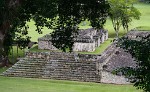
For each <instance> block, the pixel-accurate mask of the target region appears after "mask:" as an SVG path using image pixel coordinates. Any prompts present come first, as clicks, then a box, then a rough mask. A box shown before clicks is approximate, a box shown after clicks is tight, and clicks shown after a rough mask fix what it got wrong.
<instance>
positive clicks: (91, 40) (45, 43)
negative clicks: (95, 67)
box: [38, 28, 108, 52]
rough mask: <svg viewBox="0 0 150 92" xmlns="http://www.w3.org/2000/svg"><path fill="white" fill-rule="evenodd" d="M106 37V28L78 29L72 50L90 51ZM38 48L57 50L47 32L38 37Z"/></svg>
mask: <svg viewBox="0 0 150 92" xmlns="http://www.w3.org/2000/svg"><path fill="white" fill-rule="evenodd" d="M107 39H108V32H107V30H104V29H101V30H95V29H93V28H90V29H86V30H80V31H79V35H78V36H77V38H75V40H74V42H75V43H74V45H73V51H87V52H92V51H94V50H95V48H96V47H99V46H100V44H101V43H103V42H104V41H105V40H107ZM38 48H39V49H47V50H57V48H55V47H54V46H53V45H52V43H51V36H50V34H47V35H45V36H43V37H41V38H39V39H38Z"/></svg>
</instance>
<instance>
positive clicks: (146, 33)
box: [126, 30, 150, 39]
mask: <svg viewBox="0 0 150 92" xmlns="http://www.w3.org/2000/svg"><path fill="white" fill-rule="evenodd" d="M126 36H127V37H128V38H129V39H137V38H141V37H148V36H150V31H136V30H131V31H129V32H128V33H127V35H126Z"/></svg>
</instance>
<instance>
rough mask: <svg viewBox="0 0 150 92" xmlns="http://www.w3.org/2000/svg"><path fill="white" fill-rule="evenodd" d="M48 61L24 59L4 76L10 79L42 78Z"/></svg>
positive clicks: (4, 73)
mask: <svg viewBox="0 0 150 92" xmlns="http://www.w3.org/2000/svg"><path fill="white" fill-rule="evenodd" d="M45 62H46V60H45V59H39V58H36V59H30V58H28V59H27V58H23V59H21V60H19V61H18V62H17V63H16V64H14V65H13V66H12V67H11V68H9V69H7V70H6V71H5V72H3V74H2V75H4V76H10V77H29V78H40V77H41V75H42V73H43V69H42V67H43V66H44V64H45Z"/></svg>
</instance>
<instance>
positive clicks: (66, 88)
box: [0, 77, 140, 92]
mask: <svg viewBox="0 0 150 92" xmlns="http://www.w3.org/2000/svg"><path fill="white" fill-rule="evenodd" d="M0 82H1V83H0V91H1V92H140V91H139V90H136V89H135V88H133V87H132V85H112V84H97V83H83V82H73V81H58V80H38V79H24V78H7V77H0Z"/></svg>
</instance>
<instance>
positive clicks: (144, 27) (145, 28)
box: [136, 26, 150, 31]
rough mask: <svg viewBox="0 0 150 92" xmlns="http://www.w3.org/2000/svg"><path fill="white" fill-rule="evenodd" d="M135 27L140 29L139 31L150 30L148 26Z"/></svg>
mask: <svg viewBox="0 0 150 92" xmlns="http://www.w3.org/2000/svg"><path fill="white" fill-rule="evenodd" d="M136 29H137V30H141V31H150V27H149V26H139V27H136Z"/></svg>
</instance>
